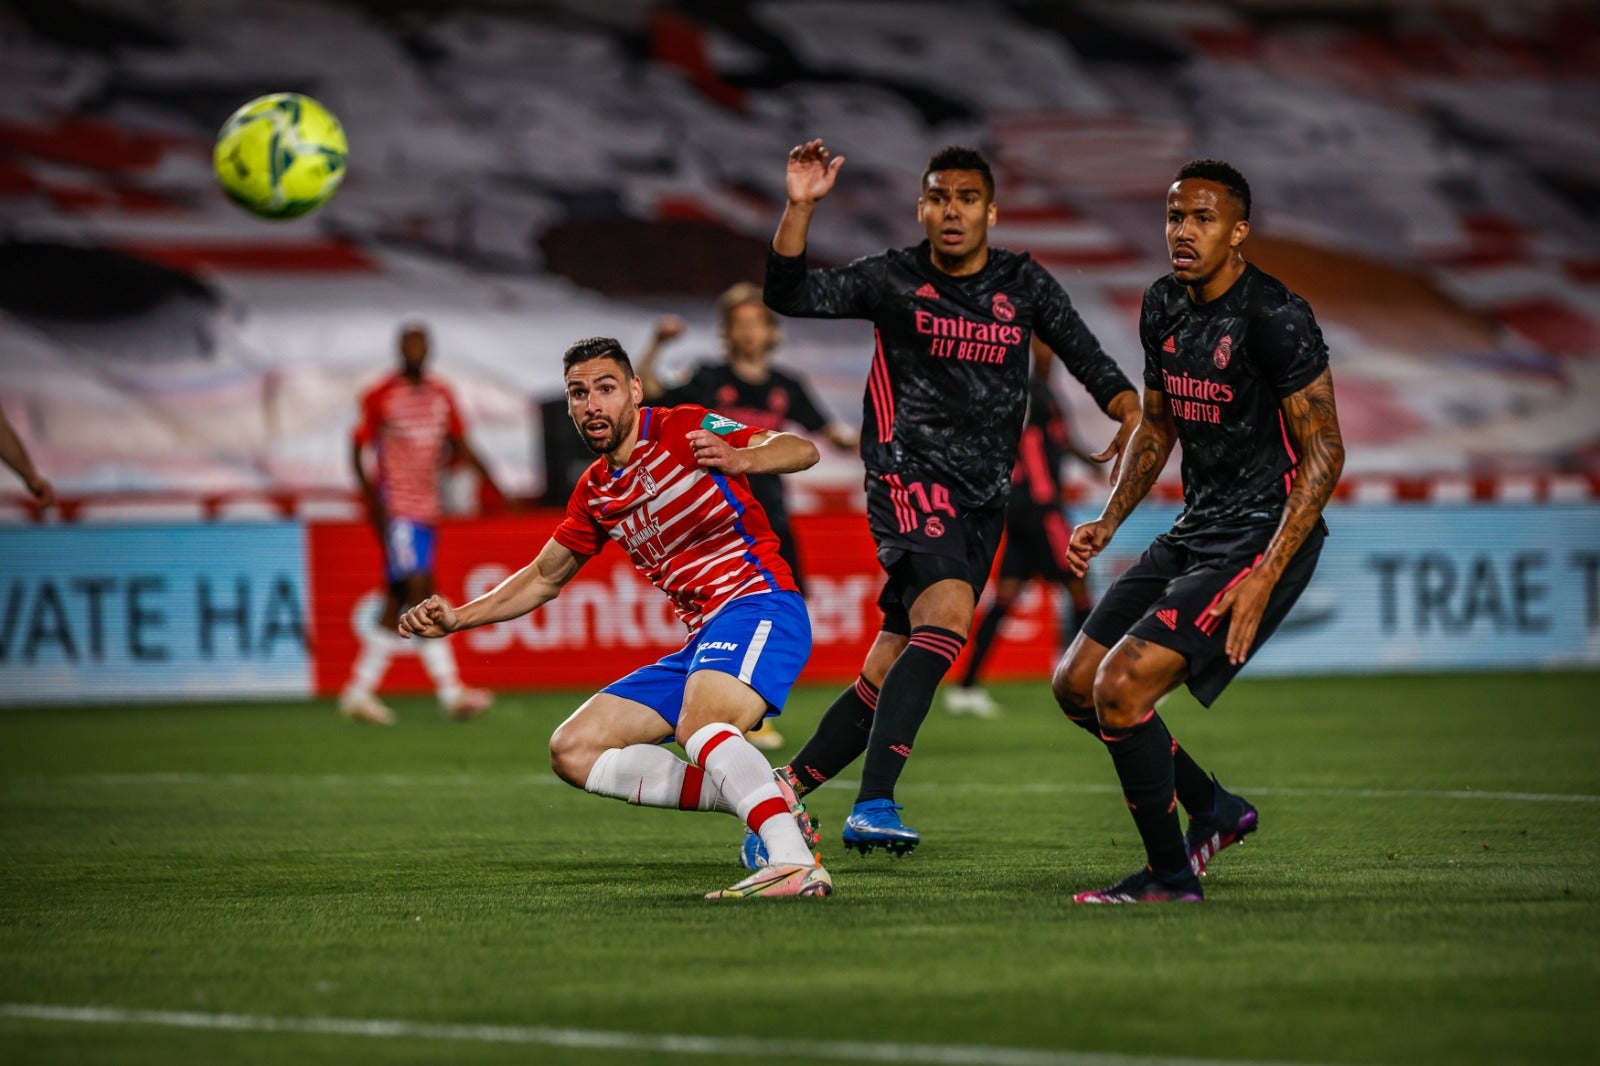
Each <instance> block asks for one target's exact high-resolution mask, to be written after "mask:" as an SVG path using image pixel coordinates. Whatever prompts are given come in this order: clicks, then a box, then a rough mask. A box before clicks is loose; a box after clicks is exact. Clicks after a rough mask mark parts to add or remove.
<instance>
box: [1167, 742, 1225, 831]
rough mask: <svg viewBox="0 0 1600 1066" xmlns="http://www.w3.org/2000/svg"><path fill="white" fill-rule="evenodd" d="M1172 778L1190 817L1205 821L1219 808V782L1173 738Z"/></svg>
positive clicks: (1180, 800)
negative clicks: (1208, 774)
mask: <svg viewBox="0 0 1600 1066" xmlns="http://www.w3.org/2000/svg"><path fill="white" fill-rule="evenodd" d="M1172 780H1173V782H1174V783H1175V784H1176V785H1177V791H1178V802H1179V803H1181V804H1183V809H1184V810H1186V811H1188V812H1189V817H1191V818H1199V819H1200V820H1201V821H1205V820H1206V819H1207V818H1210V817H1211V815H1212V814H1213V813H1214V812H1215V811H1216V809H1217V783H1216V781H1214V780H1213V779H1212V778H1210V777H1209V776H1207V774H1206V772H1205V771H1204V770H1202V769H1201V768H1200V764H1199V763H1197V762H1195V761H1194V756H1193V755H1190V754H1189V752H1188V751H1187V750H1186V749H1185V748H1184V747H1183V745H1181V744H1179V743H1178V738H1177V737H1173V738H1172Z"/></svg>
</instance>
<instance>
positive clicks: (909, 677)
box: [856, 626, 966, 803]
mask: <svg viewBox="0 0 1600 1066" xmlns="http://www.w3.org/2000/svg"><path fill="white" fill-rule="evenodd" d="M964 644H966V639H965V638H964V637H962V635H961V634H960V633H954V632H951V631H950V630H948V629H940V628H939V627H938V626H917V627H916V628H915V629H913V630H912V631H911V643H909V644H907V645H906V650H905V651H903V652H901V653H900V657H899V658H898V659H896V660H895V661H894V665H893V666H891V667H890V668H889V673H888V674H887V675H885V676H884V679H883V694H882V697H881V698H880V699H879V700H878V713H877V714H876V715H874V716H873V719H872V737H871V739H870V740H869V741H868V742H867V759H866V763H865V764H864V765H863V766H862V769H861V791H860V792H859V793H857V794H856V802H857V803H863V802H865V801H867V800H873V799H894V786H895V782H896V781H898V780H900V771H901V770H904V769H905V765H906V760H907V759H908V758H910V757H911V746H912V744H913V743H915V741H916V739H917V730H918V729H920V728H922V720H923V719H924V718H927V717H928V708H929V707H930V706H932V705H933V692H934V690H935V689H936V688H938V687H939V682H940V681H941V680H942V679H943V678H944V675H945V671H947V670H949V669H950V664H951V663H953V662H955V661H956V656H958V655H960V654H961V648H962V645H964Z"/></svg>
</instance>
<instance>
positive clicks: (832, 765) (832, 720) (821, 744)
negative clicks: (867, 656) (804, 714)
mask: <svg viewBox="0 0 1600 1066" xmlns="http://www.w3.org/2000/svg"><path fill="white" fill-rule="evenodd" d="M877 707H878V688H877V686H876V685H874V684H873V683H872V682H871V681H868V680H867V679H866V678H865V677H858V678H856V683H855V684H854V685H852V686H851V687H849V688H847V689H845V690H844V691H843V692H841V693H839V697H838V698H837V699H835V700H834V701H833V706H831V707H829V708H828V709H827V711H826V712H825V713H824V714H823V716H822V721H820V722H818V723H817V731H816V732H815V733H813V734H811V739H810V740H808V741H806V743H805V746H804V747H802V748H801V749H800V752H799V754H797V755H796V756H795V757H794V758H793V759H790V760H789V776H790V777H792V778H793V779H794V782H795V791H796V792H798V793H799V794H800V795H802V796H804V795H805V794H806V793H807V792H810V791H811V790H812V789H815V788H817V787H818V786H819V785H821V784H822V783H823V782H824V781H827V780H828V779H830V778H832V777H835V776H837V775H838V773H839V771H841V770H843V769H844V768H845V767H846V766H849V765H850V764H851V763H853V762H855V761H856V758H857V757H858V756H859V755H860V754H861V753H862V752H864V751H866V750H867V736H868V734H870V733H871V732H872V715H873V712H874V711H876V710H877Z"/></svg>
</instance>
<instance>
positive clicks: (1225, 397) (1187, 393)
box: [1161, 348, 1233, 403]
mask: <svg viewBox="0 0 1600 1066" xmlns="http://www.w3.org/2000/svg"><path fill="white" fill-rule="evenodd" d="M1218 350H1219V351H1220V350H1221V349H1220V348H1219V349H1218ZM1212 361H1213V362H1215V361H1216V360H1215V357H1213V360H1212ZM1161 379H1162V381H1163V383H1165V385H1166V389H1167V395H1168V396H1181V397H1183V398H1184V399H1186V400H1206V401H1209V402H1211V403H1232V402H1233V386H1232V385H1224V384H1223V383H1222V382H1220V381H1212V380H1210V379H1209V378H1197V377H1191V376H1190V375H1188V374H1173V373H1170V372H1168V371H1166V370H1163V371H1162V372H1161Z"/></svg>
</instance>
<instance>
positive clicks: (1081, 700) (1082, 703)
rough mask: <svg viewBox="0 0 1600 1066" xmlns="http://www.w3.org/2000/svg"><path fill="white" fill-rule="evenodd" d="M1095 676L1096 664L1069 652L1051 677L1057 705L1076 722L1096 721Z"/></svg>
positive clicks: (1051, 688) (1057, 665) (1062, 658)
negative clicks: (1081, 720) (1082, 720)
mask: <svg viewBox="0 0 1600 1066" xmlns="http://www.w3.org/2000/svg"><path fill="white" fill-rule="evenodd" d="M1094 675H1095V664H1094V663H1092V662H1089V661H1087V660H1086V659H1085V658H1084V657H1083V656H1081V655H1074V654H1073V653H1072V652H1071V651H1068V652H1067V654H1065V655H1063V656H1062V657H1061V661H1060V662H1059V663H1057V664H1056V671H1055V673H1054V674H1052V675H1051V677H1050V691H1051V693H1052V694H1053V695H1054V696H1055V698H1056V705H1057V706H1058V707H1060V708H1061V711H1062V713H1063V714H1065V715H1066V716H1067V717H1068V718H1071V719H1072V720H1073V721H1074V722H1077V721H1079V720H1080V719H1084V720H1088V721H1090V722H1093V721H1094Z"/></svg>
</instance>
